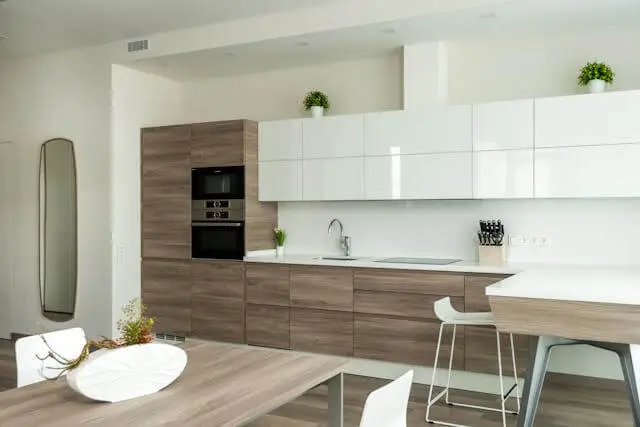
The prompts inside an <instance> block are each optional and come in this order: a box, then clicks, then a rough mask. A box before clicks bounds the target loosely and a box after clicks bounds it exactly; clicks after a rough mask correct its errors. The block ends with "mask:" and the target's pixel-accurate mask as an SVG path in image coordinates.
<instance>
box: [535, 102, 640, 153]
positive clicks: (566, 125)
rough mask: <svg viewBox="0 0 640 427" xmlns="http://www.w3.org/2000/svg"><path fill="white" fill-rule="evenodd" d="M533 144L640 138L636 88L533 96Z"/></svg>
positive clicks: (617, 141)
mask: <svg viewBox="0 0 640 427" xmlns="http://www.w3.org/2000/svg"><path fill="white" fill-rule="evenodd" d="M535 104H536V105H535V110H536V125H535V128H536V134H535V135H536V136H535V138H536V141H535V146H536V148H542V147H565V146H578V145H605V144H628V143H639V142H640V91H628V92H611V93H601V94H589V95H576V96H564V97H559V98H545V99H536V101H535Z"/></svg>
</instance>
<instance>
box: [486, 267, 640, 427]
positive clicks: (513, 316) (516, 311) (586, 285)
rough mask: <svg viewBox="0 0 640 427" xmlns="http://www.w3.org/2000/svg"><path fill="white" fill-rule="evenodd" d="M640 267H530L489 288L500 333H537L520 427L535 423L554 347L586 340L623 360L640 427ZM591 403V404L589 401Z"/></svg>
mask: <svg viewBox="0 0 640 427" xmlns="http://www.w3.org/2000/svg"><path fill="white" fill-rule="evenodd" d="M639 283H640V269H634V268H632V269H624V268H619V269H617V268H596V269H593V268H584V269H561V268H556V269H548V270H532V271H525V272H523V273H520V274H518V275H516V276H513V277H510V278H508V279H506V280H504V281H502V282H499V283H497V284H496V285H493V286H490V287H488V288H487V295H488V296H489V301H490V303H491V309H492V311H493V313H494V317H495V320H496V326H497V328H498V329H499V330H500V331H503V332H512V333H520V334H528V335H533V336H535V337H536V338H535V341H534V343H533V344H534V345H532V346H531V355H530V359H529V369H528V371H527V376H526V380H525V388H524V392H523V401H522V409H521V412H520V417H519V418H518V427H532V426H533V425H534V419H535V415H536V410H537V408H538V402H539V400H540V395H541V393H542V384H543V382H544V377H545V373H546V370H547V364H548V362H549V358H550V356H551V350H552V349H553V348H555V347H558V346H568V345H578V344H586V345H590V346H593V347H597V348H601V349H604V350H608V351H612V352H614V353H616V354H617V355H618V357H619V358H620V363H621V365H622V372H623V374H624V379H625V382H626V384H627V390H628V393H629V399H630V403H631V408H632V412H633V420H634V425H635V426H636V427H640V392H639V390H638V378H637V376H636V372H638V368H640V345H637V344H636V343H640V296H639V295H638V292H637V287H638V284H639ZM586 403H588V402H585V404H586Z"/></svg>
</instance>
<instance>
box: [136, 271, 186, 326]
mask: <svg viewBox="0 0 640 427" xmlns="http://www.w3.org/2000/svg"><path fill="white" fill-rule="evenodd" d="M142 302H143V303H144V305H145V306H146V307H147V314H148V315H149V316H150V317H154V318H155V320H156V323H155V326H154V329H155V331H156V332H158V333H165V334H175V335H181V336H186V335H188V334H189V333H190V332H191V285H190V283H189V264H188V262H187V261H156V260H144V261H143V262H142Z"/></svg>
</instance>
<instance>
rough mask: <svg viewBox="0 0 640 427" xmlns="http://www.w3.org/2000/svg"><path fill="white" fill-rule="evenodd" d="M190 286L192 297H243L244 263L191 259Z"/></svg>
mask: <svg viewBox="0 0 640 427" xmlns="http://www.w3.org/2000/svg"><path fill="white" fill-rule="evenodd" d="M191 286H192V292H193V296H194V297H224V298H237V299H244V263H243V262H242V261H215V260H210V261H200V260H193V261H191Z"/></svg>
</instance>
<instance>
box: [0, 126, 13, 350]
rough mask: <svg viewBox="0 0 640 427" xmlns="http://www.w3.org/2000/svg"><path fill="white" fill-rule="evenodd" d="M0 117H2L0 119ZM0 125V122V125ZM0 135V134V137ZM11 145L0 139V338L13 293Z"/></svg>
mask: <svg viewBox="0 0 640 427" xmlns="http://www.w3.org/2000/svg"><path fill="white" fill-rule="evenodd" d="M0 120H1V119H0ZM0 127H2V125H1V124H0ZM0 138H1V137H0ZM13 162H14V151H13V144H11V143H9V142H6V141H4V142H3V141H2V139H0V338H4V339H7V338H9V336H10V334H11V294H12V293H13V224H14V220H15V214H14V212H13V200H14V194H15V192H14V188H15V181H14V167H13Z"/></svg>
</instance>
